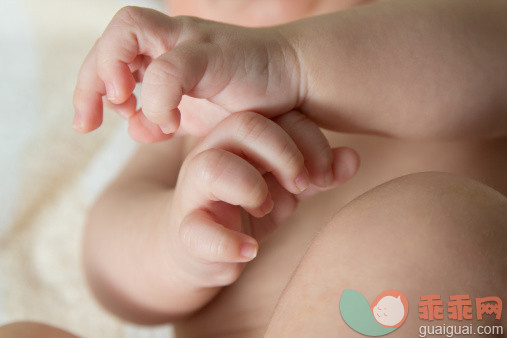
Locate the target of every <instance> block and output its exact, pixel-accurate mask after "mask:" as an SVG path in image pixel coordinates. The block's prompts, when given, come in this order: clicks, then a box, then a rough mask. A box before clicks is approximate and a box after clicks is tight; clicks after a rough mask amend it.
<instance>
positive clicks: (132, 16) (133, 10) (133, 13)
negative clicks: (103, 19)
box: [112, 6, 144, 26]
mask: <svg viewBox="0 0 507 338" xmlns="http://www.w3.org/2000/svg"><path fill="white" fill-rule="evenodd" d="M143 11H144V9H143V8H141V7H136V6H125V7H123V8H121V9H120V10H119V11H118V12H116V15H115V16H114V17H113V21H112V22H113V23H121V24H126V25H128V26H134V25H137V22H138V21H139V18H140V17H141V15H142V14H143Z"/></svg>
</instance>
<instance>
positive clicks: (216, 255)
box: [84, 112, 358, 324]
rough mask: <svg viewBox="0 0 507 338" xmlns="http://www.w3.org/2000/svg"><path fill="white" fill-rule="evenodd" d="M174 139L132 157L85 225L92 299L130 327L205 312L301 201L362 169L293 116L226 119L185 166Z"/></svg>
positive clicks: (179, 144)
mask: <svg viewBox="0 0 507 338" xmlns="http://www.w3.org/2000/svg"><path fill="white" fill-rule="evenodd" d="M182 142H183V141H182V138H176V139H174V140H170V141H168V142H164V143H161V144H157V145H155V146H154V148H152V147H150V148H147V149H143V151H142V152H140V153H139V154H138V155H136V157H135V158H134V159H133V161H132V162H131V163H130V164H129V165H128V167H127V169H126V170H125V172H123V173H122V175H121V176H120V177H119V178H118V179H117V181H116V182H115V183H113V184H112V185H111V187H109V189H108V190H107V191H106V192H105V193H104V194H103V196H102V197H101V198H100V199H99V200H98V201H97V203H96V205H95V206H94V207H93V210H92V212H91V214H90V218H89V221H88V224H87V227H86V232H85V240H84V262H85V270H86V274H87V277H88V280H89V283H90V285H91V287H92V290H93V292H94V293H95V294H96V296H97V298H98V299H99V300H100V301H101V302H102V304H104V306H105V307H106V308H108V309H109V310H111V311H112V312H114V313H116V314H117V315H119V316H121V317H123V318H125V319H128V320H131V321H134V322H139V323H147V324H148V323H152V324H153V323H163V322H167V321H171V320H175V319H177V318H180V317H184V316H187V315H189V314H191V313H192V312H194V311H196V310H198V309H199V308H201V307H202V306H203V305H205V304H206V303H207V302H209V301H210V300H211V299H212V298H213V297H214V296H215V295H216V293H217V292H218V291H219V290H220V289H221V288H222V287H223V286H226V285H229V284H231V283H233V282H234V281H235V280H236V279H237V278H238V276H239V275H240V274H241V272H242V270H243V268H244V266H245V263H246V262H248V261H250V260H252V259H253V258H254V257H255V254H256V252H257V249H258V245H259V242H261V241H262V240H263V239H264V238H266V237H267V236H269V235H270V234H271V232H273V231H274V230H275V229H276V227H277V226H279V225H280V223H281V222H282V221H283V220H284V219H285V218H286V217H288V216H289V215H290V214H291V213H292V212H293V211H294V209H295V208H296V206H297V203H298V201H299V199H301V198H304V197H307V196H310V195H313V194H315V193H317V192H319V191H321V190H325V189H330V188H333V187H336V186H338V185H339V184H341V183H343V182H345V181H346V180H348V179H349V178H350V177H351V176H352V175H354V173H355V172H356V170H357V167H358V158H357V155H356V154H355V152H353V151H352V150H350V149H347V148H336V149H330V147H329V144H328V143H327V140H326V139H325V137H324V136H323V135H322V133H321V132H320V130H319V129H318V127H317V126H316V125H315V124H313V122H311V121H310V120H309V119H307V118H306V117H305V116H304V115H302V114H300V113H297V112H291V113H288V114H284V115H281V116H279V117H277V118H276V119H275V121H271V120H268V119H266V118H264V117H262V116H261V115H259V114H255V113H238V114H234V115H232V116H229V117H228V118H226V119H224V120H223V121H222V122H220V123H219V124H218V125H217V126H216V128H215V129H213V130H212V131H211V133H209V134H208V135H207V136H206V137H205V138H204V139H203V140H202V141H201V142H200V143H199V144H198V145H197V146H196V147H195V148H194V149H193V150H192V151H191V152H190V154H189V155H188V156H186V158H185V159H184V161H183V153H182V150H181V149H182ZM181 162H183V163H182V165H181V168H179V164H180V163H181ZM178 170H179V173H178ZM176 177H177V179H176ZM303 190H304V193H301V192H302V191H303Z"/></svg>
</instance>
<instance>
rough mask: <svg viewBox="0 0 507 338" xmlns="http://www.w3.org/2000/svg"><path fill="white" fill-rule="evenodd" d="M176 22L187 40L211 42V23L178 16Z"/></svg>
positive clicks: (192, 17)
mask: <svg viewBox="0 0 507 338" xmlns="http://www.w3.org/2000/svg"><path fill="white" fill-rule="evenodd" d="M175 20H176V21H177V22H178V23H179V25H180V29H181V33H182V35H183V36H184V38H185V39H192V40H197V41H201V42H211V35H210V33H209V32H210V29H209V28H210V27H209V22H208V21H206V20H203V19H201V18H198V17H195V16H186V15H182V16H178V17H175Z"/></svg>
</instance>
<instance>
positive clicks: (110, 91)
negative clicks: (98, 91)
mask: <svg viewBox="0 0 507 338" xmlns="http://www.w3.org/2000/svg"><path fill="white" fill-rule="evenodd" d="M106 96H107V99H108V100H109V101H111V102H113V101H114V100H115V99H116V89H115V88H114V86H113V85H112V84H111V83H109V82H106Z"/></svg>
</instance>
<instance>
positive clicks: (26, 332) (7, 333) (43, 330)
mask: <svg viewBox="0 0 507 338" xmlns="http://www.w3.org/2000/svg"><path fill="white" fill-rule="evenodd" d="M0 337H2V338H32V337H34V338H35V337H37V338H75V337H77V336H75V335H73V334H71V333H69V332H67V331H63V330H61V329H59V328H56V327H54V326H50V325H47V324H43V323H38V322H28V321H27V322H15V323H10V324H7V325H4V326H0Z"/></svg>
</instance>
